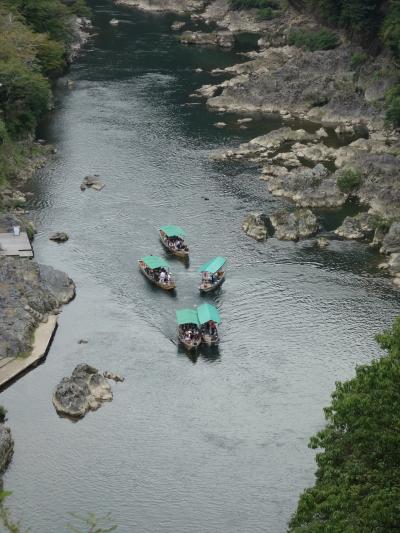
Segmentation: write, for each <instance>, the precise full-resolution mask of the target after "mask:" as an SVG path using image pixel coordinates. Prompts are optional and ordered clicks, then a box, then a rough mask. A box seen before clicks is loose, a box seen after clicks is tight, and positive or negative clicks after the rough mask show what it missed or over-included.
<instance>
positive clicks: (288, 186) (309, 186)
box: [261, 163, 348, 207]
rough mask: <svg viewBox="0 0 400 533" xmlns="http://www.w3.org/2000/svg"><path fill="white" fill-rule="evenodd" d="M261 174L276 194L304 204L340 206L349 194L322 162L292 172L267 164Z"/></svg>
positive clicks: (309, 205)
mask: <svg viewBox="0 0 400 533" xmlns="http://www.w3.org/2000/svg"><path fill="white" fill-rule="evenodd" d="M261 178H262V179H263V180H265V181H267V182H268V190H269V191H270V192H271V193H272V194H273V195H275V196H283V197H285V198H289V199H290V200H292V201H293V202H294V203H295V204H296V205H298V206H301V207H339V206H341V205H343V204H344V203H345V201H346V199H347V196H348V195H347V194H344V193H343V192H342V191H341V190H340V189H339V187H338V186H337V181H336V178H335V177H334V176H332V175H331V174H330V172H329V171H328V169H327V168H326V167H325V166H324V165H322V164H320V163H319V164H318V165H316V166H315V167H314V168H307V167H299V168H295V169H293V170H291V171H290V172H289V171H288V170H286V169H285V168H282V167H278V168H277V167H273V166H272V165H266V166H265V167H264V168H263V174H262V177H261Z"/></svg>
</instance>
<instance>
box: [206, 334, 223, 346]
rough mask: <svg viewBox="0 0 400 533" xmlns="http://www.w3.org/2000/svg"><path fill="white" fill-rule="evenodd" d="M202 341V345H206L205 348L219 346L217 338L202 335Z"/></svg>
mask: <svg viewBox="0 0 400 533" xmlns="http://www.w3.org/2000/svg"><path fill="white" fill-rule="evenodd" d="M202 339H203V342H204V344H207V346H218V344H219V337H218V336H217V337H215V336H214V335H206V334H203V335H202Z"/></svg>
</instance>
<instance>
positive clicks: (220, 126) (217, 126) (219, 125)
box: [214, 122, 226, 129]
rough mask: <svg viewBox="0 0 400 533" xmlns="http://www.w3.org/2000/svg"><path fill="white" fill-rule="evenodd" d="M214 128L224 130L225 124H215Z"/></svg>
mask: <svg viewBox="0 0 400 533" xmlns="http://www.w3.org/2000/svg"><path fill="white" fill-rule="evenodd" d="M214 126H215V127H216V128H220V129H221V128H225V127H226V123H225V122H216V123H215V124H214Z"/></svg>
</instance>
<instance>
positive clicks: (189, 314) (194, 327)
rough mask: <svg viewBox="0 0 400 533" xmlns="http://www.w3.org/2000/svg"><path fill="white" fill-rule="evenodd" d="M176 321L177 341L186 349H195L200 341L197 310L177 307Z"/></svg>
mask: <svg viewBox="0 0 400 533" xmlns="http://www.w3.org/2000/svg"><path fill="white" fill-rule="evenodd" d="M176 322H177V324H178V340H179V342H180V343H181V344H183V346H184V347H185V348H186V350H189V351H191V350H197V348H198V347H199V346H200V344H201V341H202V336H201V332H200V329H199V319H198V317H197V311H196V310H195V309H178V310H177V311H176Z"/></svg>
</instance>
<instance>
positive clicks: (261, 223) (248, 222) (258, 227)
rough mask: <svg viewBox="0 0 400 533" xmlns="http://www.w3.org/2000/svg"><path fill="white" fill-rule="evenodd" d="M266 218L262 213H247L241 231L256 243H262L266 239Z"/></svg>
mask: <svg viewBox="0 0 400 533" xmlns="http://www.w3.org/2000/svg"><path fill="white" fill-rule="evenodd" d="M267 224H268V217H267V216H266V215H264V213H249V214H248V215H247V216H246V218H245V219H244V221H243V223H242V229H243V231H244V232H245V233H246V234H247V235H248V236H249V237H252V238H253V239H255V240H256V241H264V240H265V239H266V238H267V237H268V231H267Z"/></svg>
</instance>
